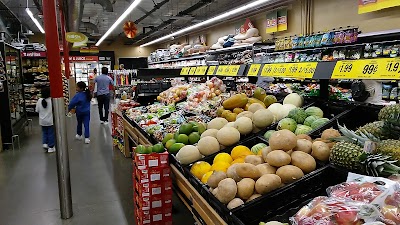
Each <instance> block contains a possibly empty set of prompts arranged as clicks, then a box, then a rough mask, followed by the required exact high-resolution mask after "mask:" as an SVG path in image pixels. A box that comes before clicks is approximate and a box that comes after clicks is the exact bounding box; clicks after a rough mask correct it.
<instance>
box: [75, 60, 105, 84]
mask: <svg viewBox="0 0 400 225" xmlns="http://www.w3.org/2000/svg"><path fill="white" fill-rule="evenodd" d="M98 66H99V64H98V62H72V63H70V68H71V75H72V76H74V77H75V80H76V82H80V81H83V82H85V83H86V85H88V84H89V75H90V74H93V69H94V68H97V70H99V69H98Z"/></svg>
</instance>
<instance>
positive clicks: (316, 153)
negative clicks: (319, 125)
mask: <svg viewBox="0 0 400 225" xmlns="http://www.w3.org/2000/svg"><path fill="white" fill-rule="evenodd" d="M330 154H331V150H330V149H329V146H328V145H327V144H326V143H325V142H323V141H315V142H314V143H313V144H312V152H311V155H312V156H313V157H314V158H316V159H318V160H321V161H324V162H325V161H328V160H329V155H330Z"/></svg>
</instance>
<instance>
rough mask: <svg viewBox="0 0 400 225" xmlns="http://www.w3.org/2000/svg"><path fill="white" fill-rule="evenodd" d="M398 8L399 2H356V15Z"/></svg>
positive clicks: (394, 0) (397, 0)
mask: <svg viewBox="0 0 400 225" xmlns="http://www.w3.org/2000/svg"><path fill="white" fill-rule="evenodd" d="M395 6H400V0H358V14H363V13H369V12H374V11H378V10H381V9H386V8H391V7H395Z"/></svg>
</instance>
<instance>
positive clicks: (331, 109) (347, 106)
mask: <svg viewBox="0 0 400 225" xmlns="http://www.w3.org/2000/svg"><path fill="white" fill-rule="evenodd" d="M311 106H316V107H319V108H320V109H322V111H323V112H324V118H328V119H330V121H329V122H328V123H327V124H331V123H332V121H336V118H338V117H339V116H341V115H343V114H346V113H348V112H349V111H351V110H352V109H354V108H355V107H356V105H354V104H352V103H348V102H338V101H328V102H324V101H320V100H316V101H315V102H313V103H311V104H308V105H305V106H304V107H303V108H304V109H306V108H308V107H311ZM278 123H279V122H277V123H274V124H272V125H271V126H268V127H267V128H264V129H263V130H261V131H260V132H258V133H257V135H258V136H260V137H262V138H264V134H265V132H267V131H268V130H276V127H277V126H278ZM326 126H327V125H324V126H322V127H326ZM320 129H321V128H317V129H315V130H313V131H311V132H310V134H314V133H315V131H318V130H320ZM317 133H318V132H317Z"/></svg>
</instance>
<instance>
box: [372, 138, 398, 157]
mask: <svg viewBox="0 0 400 225" xmlns="http://www.w3.org/2000/svg"><path fill="white" fill-rule="evenodd" d="M376 152H377V153H380V154H383V155H388V156H391V157H392V158H393V159H395V160H398V161H399V162H400V141H399V140H391V139H389V140H383V141H381V142H379V143H378V148H377V150H376Z"/></svg>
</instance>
